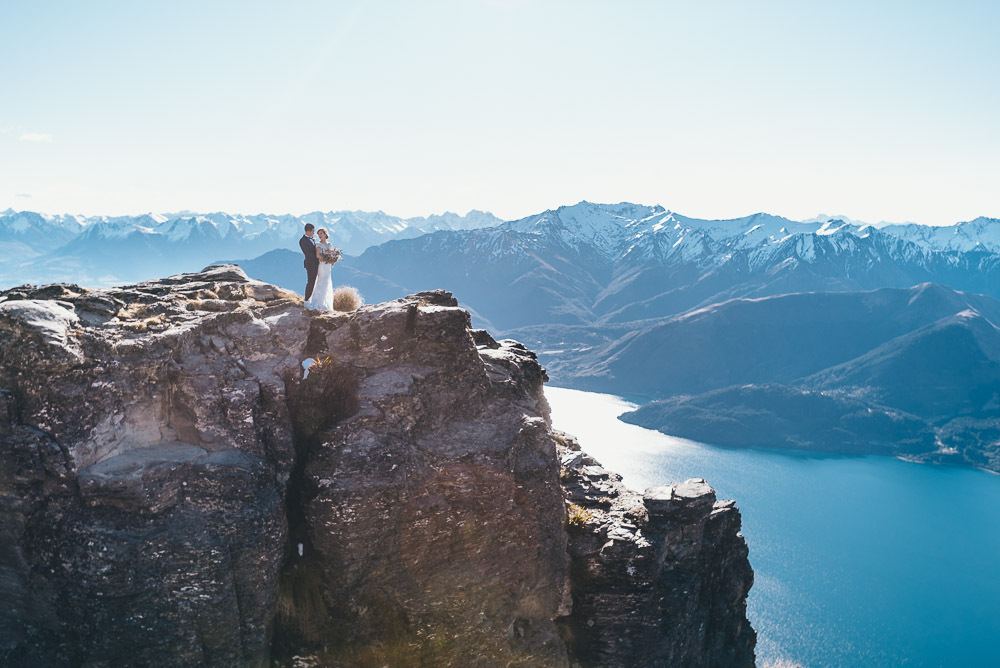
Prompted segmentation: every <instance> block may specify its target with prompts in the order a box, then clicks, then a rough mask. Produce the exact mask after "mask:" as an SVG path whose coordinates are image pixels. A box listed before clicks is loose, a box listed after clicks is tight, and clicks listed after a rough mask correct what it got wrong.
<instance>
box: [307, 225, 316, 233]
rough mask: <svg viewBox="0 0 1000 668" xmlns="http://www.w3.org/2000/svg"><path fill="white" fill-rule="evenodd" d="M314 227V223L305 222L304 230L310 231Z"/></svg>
mask: <svg viewBox="0 0 1000 668" xmlns="http://www.w3.org/2000/svg"><path fill="white" fill-rule="evenodd" d="M315 229H316V226H315V225H313V224H312V223H306V232H312V231H313V230H315Z"/></svg>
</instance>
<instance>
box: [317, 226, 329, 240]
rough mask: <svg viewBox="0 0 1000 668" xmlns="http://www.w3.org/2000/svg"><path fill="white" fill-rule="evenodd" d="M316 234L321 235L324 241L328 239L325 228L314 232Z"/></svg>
mask: <svg viewBox="0 0 1000 668" xmlns="http://www.w3.org/2000/svg"><path fill="white" fill-rule="evenodd" d="M316 234H322V235H323V236H324V237H325V238H326V239H329V238H330V233H329V232H327V231H326V228H325V227H321V228H319V229H318V230H316Z"/></svg>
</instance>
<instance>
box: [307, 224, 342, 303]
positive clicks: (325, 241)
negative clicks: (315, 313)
mask: <svg viewBox="0 0 1000 668" xmlns="http://www.w3.org/2000/svg"><path fill="white" fill-rule="evenodd" d="M316 236H318V237H319V241H318V242H316V258H317V259H318V260H319V272H318V273H317V274H316V287H315V288H313V293H312V297H311V298H310V299H309V301H307V302H306V306H308V307H310V308H315V309H320V310H322V311H332V310H333V279H332V278H330V270H331V269H333V265H334V263H335V262H336V261H337V260H339V259H340V251H339V250H337V249H336V248H334V247H333V246H331V245H330V242H329V238H330V233H329V232H327V231H326V229H325V228H322V227H321V228H319V229H318V230H316Z"/></svg>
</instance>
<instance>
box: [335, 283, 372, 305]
mask: <svg viewBox="0 0 1000 668" xmlns="http://www.w3.org/2000/svg"><path fill="white" fill-rule="evenodd" d="M364 303H365V299H364V297H362V296H361V293H360V292H358V289H357V288H355V287H352V286H350V285H341V286H339V287H338V288H337V289H336V290H334V291H333V310H334V311H355V310H357V308H358V307H359V306H361V305H362V304H364Z"/></svg>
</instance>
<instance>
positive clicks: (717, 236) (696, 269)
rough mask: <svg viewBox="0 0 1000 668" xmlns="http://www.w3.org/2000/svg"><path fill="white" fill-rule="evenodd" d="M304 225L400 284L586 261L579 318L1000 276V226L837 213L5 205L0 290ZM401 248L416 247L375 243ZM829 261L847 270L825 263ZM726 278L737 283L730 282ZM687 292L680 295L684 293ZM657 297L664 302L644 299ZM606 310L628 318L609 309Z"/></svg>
mask: <svg viewBox="0 0 1000 668" xmlns="http://www.w3.org/2000/svg"><path fill="white" fill-rule="evenodd" d="M307 222H311V223H313V224H314V225H316V226H317V227H327V228H328V229H329V230H330V231H331V234H332V236H333V239H334V242H335V243H336V244H337V245H338V246H340V247H341V248H342V249H343V250H344V251H345V252H346V253H347V254H349V255H354V254H360V253H362V252H363V251H365V250H366V249H371V250H369V255H370V257H366V258H365V259H363V260H361V261H359V263H358V265H359V267H362V266H364V267H366V269H365V270H366V271H368V270H369V269H371V270H373V273H375V274H376V275H383V274H382V273H381V272H383V271H385V272H388V273H390V274H394V275H398V274H399V273H400V271H402V270H401V269H398V268H394V267H382V266H380V265H381V264H383V261H382V260H380V258H383V259H384V258H388V257H393V263H395V264H401V266H402V267H406V266H409V261H408V259H407V258H405V257H403V258H400V257H398V256H400V255H401V254H405V255H410V256H413V257H416V258H420V260H419V261H418V262H417V264H416V265H415V266H413V267H412V271H411V274H410V275H407V276H405V278H406V279H407V280H406V281H405V283H404V284H409V283H411V282H413V281H417V282H422V281H423V280H430V279H431V278H433V277H435V276H437V275H438V274H441V275H440V276H438V278H439V280H442V281H443V280H445V279H446V278H447V279H450V278H452V276H451V274H452V273H454V271H453V270H454V269H455V268H458V267H464V269H463V271H462V272H461V275H460V276H458V277H457V278H459V279H461V280H462V282H463V283H465V282H466V281H465V279H464V276H465V275H466V274H473V273H475V272H477V271H478V272H480V273H481V274H482V273H483V272H485V274H490V273H491V271H492V272H493V273H496V272H499V273H505V272H507V270H508V269H513V270H514V271H517V270H518V268H519V267H523V266H525V265H532V266H534V265H536V264H537V265H538V266H537V267H535V271H536V275H537V276H544V275H551V274H552V271H553V270H554V268H555V266H556V265H558V264H559V263H560V262H570V263H571V264H580V265H581V268H582V270H583V271H582V274H581V272H580V271H576V270H571V269H569V268H567V272H568V273H569V274H572V275H574V281H575V282H579V281H580V280H582V281H583V282H584V283H587V282H590V283H592V284H591V285H589V286H588V287H586V288H585V289H584V288H583V286H582V284H580V285H577V286H576V288H579V289H583V292H584V293H587V294H591V295H592V297H593V299H590V298H587V299H582V300H577V302H574V306H573V308H571V309H569V310H570V311H578V310H579V309H581V308H582V309H583V311H581V313H583V314H584V316H583V317H582V322H593V321H595V320H597V319H601V318H604V319H608V318H611V319H622V318H624V319H629V318H633V317H637V316H639V315H641V314H642V313H643V312H647V313H648V317H655V316H657V315H661V314H662V312H663V311H664V302H676V304H675V305H674V306H670V307H669V308H666V310H667V311H669V312H676V311H674V310H673V309H674V308H675V307H676V308H681V307H685V306H687V307H690V306H694V305H696V304H697V303H699V302H700V301H702V300H703V299H704V298H708V297H710V296H711V294H707V293H706V294H702V295H701V297H699V298H696V297H697V295H698V294H700V293H703V292H706V289H707V287H708V286H709V285H714V284H717V283H719V282H720V274H727V273H729V274H731V273H733V272H735V274H736V275H734V276H732V277H730V278H731V279H732V280H735V279H737V278H739V276H738V275H741V274H745V275H747V276H748V277H749V276H750V275H757V274H760V277H761V280H766V281H767V282H773V279H776V278H777V279H781V278H783V277H786V276H788V275H790V274H796V273H797V274H815V275H822V276H826V279H827V280H826V281H825V284H824V285H820V286H815V285H812V286H811V285H805V287H816V288H822V289H829V288H835V287H837V286H836V285H833V284H831V280H832V279H833V278H834V277H836V278H837V280H843V281H847V282H848V283H851V284H852V286H853V287H857V286H858V285H862V286H865V287H868V286H871V287H882V286H883V285H899V286H904V284H906V281H907V280H909V279H911V278H912V279H914V282H922V281H923V280H938V279H939V278H948V279H949V280H952V281H953V282H955V279H954V276H952V275H957V274H964V275H965V278H964V279H962V280H958V281H957V282H958V283H960V284H961V285H956V286H954V287H961V288H962V289H974V290H977V291H980V292H986V293H990V294H992V288H990V287H989V286H991V285H993V284H995V283H996V279H995V278H994V277H993V276H992V274H990V273H988V272H987V273H984V272H983V270H984V269H988V268H989V267H991V266H993V265H992V264H991V263H995V262H996V258H995V257H994V256H996V255H997V254H1000V220H998V219H995V218H977V219H975V220H972V221H968V222H961V223H956V224H954V225H950V226H943V227H929V226H923V225H917V224H913V223H907V224H879V225H878V226H876V225H869V224H866V223H862V222H860V221H854V220H850V219H846V217H832V216H817V217H816V218H814V219H810V220H807V221H794V220H790V219H788V218H783V217H780V216H774V215H770V214H766V213H757V214H753V215H750V216H745V217H742V218H736V219H731V220H705V219H700V218H693V217H689V216H685V215H682V214H680V213H676V212H673V211H669V210H666V209H664V208H663V207H660V206H647V205H642V204H632V203H627V202H625V203H620V204H593V203H590V202H580V203H579V204H576V205H573V206H564V207H560V208H558V209H553V210H549V211H544V212H542V213H539V214H536V215H533V216H528V217H526V218H522V219H520V220H514V221H509V222H503V221H501V220H500V219H498V218H496V217H495V216H493V215H492V214H489V213H484V212H481V211H471V212H469V213H468V214H466V215H465V216H459V215H456V214H452V213H446V214H443V215H440V216H430V217H426V218H409V219H404V218H399V217H396V216H391V215H388V214H386V213H383V212H381V211H379V212H362V211H338V212H325V213H324V212H314V213H310V214H306V215H302V216H293V215H287V214H286V215H268V214H258V215H242V214H228V213H211V214H195V213H190V212H183V213H179V214H168V215H163V214H145V215H141V216H121V217H108V216H95V217H84V216H73V215H60V216H47V215H43V214H39V213H34V212H29V211H22V212H16V211H13V210H10V209H8V210H7V211H4V212H0V261H2V266H3V269H0V285H14V284H18V283H25V282H34V283H47V282H55V281H73V282H78V283H81V284H84V285H106V284H109V283H115V282H122V281H129V280H139V279H143V278H150V277H153V276H156V275H160V274H163V273H176V272H179V271H187V270H193V269H200V268H201V266H202V265H203V264H205V263H209V262H213V261H218V260H233V259H241V258H251V257H255V256H258V255H261V254H263V253H265V252H267V251H270V250H274V249H279V248H285V249H290V250H295V249H296V247H297V246H296V240H297V239H298V237H299V236H300V234H301V230H302V227H303V225H304V224H305V223H307ZM400 240H409V241H408V242H407V243H406V244H405V245H403V246H397V245H395V244H388V245H387V246H386V247H385V248H382V249H380V248H373V247H379V246H380V245H381V244H384V243H385V242H388V241H400ZM553 254H554V255H553ZM550 255H551V256H552V257H549V256H550ZM428 257H434V258H436V262H437V263H439V264H440V263H443V266H440V267H432V266H428V264H426V263H425V262H424V260H425V259H426V258H428ZM400 261H401V262H400ZM831 263H832V264H833V265H837V267H839V269H837V270H836V271H834V269H833V267H832V266H830V267H827V266H826V265H830V264H831ZM369 265H372V266H370V267H369ZM986 265H989V267H987V266H986ZM490 267H493V269H492V270H490V269H489V268H490ZM824 267H825V268H824ZM678 272H680V273H679V274H678ZM975 272H979V273H980V276H979V277H978V279H979V280H978V281H976V280H966V279H971V278H972V276H971V274H973V273H975ZM556 273H557V274H561V273H562V272H561V271H556ZM888 274H895V276H894V277H892V278H890V277H889V276H888ZM583 275H586V276H587V277H588V278H583ZM680 275H683V276H686V277H688V278H694V277H697V278H698V279H699V280H698V283H699V285H694V284H691V285H688V284H687V283H688V281H687V278H684V279H680V278H679V276H680ZM800 278H801V277H800ZM640 279H642V280H640ZM917 279H920V280H917ZM392 280H395V279H392ZM397 282H398V281H397ZM726 282H731V281H728V279H727V280H723V281H722V283H726ZM751 282H752V283H760V282H761V281H760V280H756V279H755V280H753V281H751ZM780 282H781V281H779V283H780ZM558 283H559V281H556V284H558ZM807 283H808V282H807ZM522 284H523V281H522ZM640 285H642V286H643V287H642V288H641V289H639V286H640ZM906 285H908V284H906ZM446 287H450V284H447V285H446ZM786 287H787V286H786ZM541 289H546V288H545V287H544V286H541ZM775 289H777V286H775ZM678 291H680V292H678ZM709 292H710V291H709ZM767 292H768V293H771V292H770V291H767ZM667 293H671V295H672V296H668V295H667ZM681 293H686V295H684V296H683V298H681V297H682V294H681ZM649 299H653V300H654V302H656V303H653V304H650V303H647V302H646V300H649ZM587 302H590V303H587ZM657 304H658V305H657ZM612 307H614V308H612ZM609 308H611V309H612V310H616V309H617V310H620V309H625V311H624V312H623V313H621V314H618V315H611V314H610V313H609V312H607V309H609ZM595 309H596V310H595ZM587 311H590V313H586V312H587ZM563 315H565V313H563ZM571 319H572V318H571ZM530 320H534V318H531V319H530ZM523 324H527V323H523Z"/></svg>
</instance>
